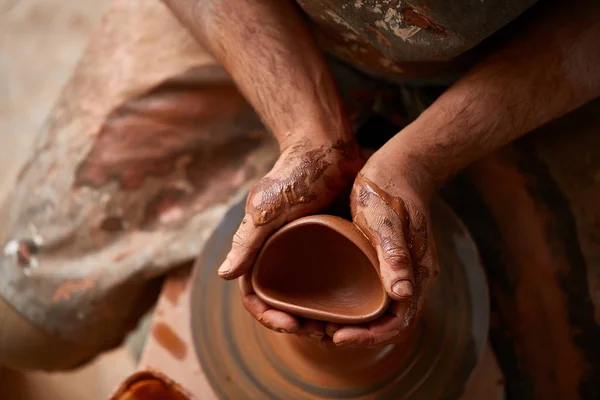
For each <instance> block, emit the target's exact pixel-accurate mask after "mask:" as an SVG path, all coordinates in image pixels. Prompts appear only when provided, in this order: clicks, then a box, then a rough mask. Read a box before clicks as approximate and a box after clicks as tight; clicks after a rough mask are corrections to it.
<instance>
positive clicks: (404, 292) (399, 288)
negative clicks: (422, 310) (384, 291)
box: [392, 279, 414, 297]
mask: <svg viewBox="0 0 600 400" xmlns="http://www.w3.org/2000/svg"><path fill="white" fill-rule="evenodd" d="M392 292H394V293H395V294H396V295H398V296H400V297H410V296H412V295H413V292H414V290H413V284H412V282H411V281H409V280H407V279H403V280H400V281H397V282H396V283H394V285H393V286H392Z"/></svg>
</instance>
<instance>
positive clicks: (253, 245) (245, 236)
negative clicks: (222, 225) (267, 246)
mask: <svg viewBox="0 0 600 400" xmlns="http://www.w3.org/2000/svg"><path fill="white" fill-rule="evenodd" d="M273 229H274V228H270V227H268V226H255V225H254V224H253V223H252V219H251V218H250V217H249V216H248V215H246V216H245V217H244V219H243V220H242V223H241V224H240V226H239V228H238V230H237V231H236V233H235V235H233V241H232V244H231V250H230V251H229V253H228V254H227V258H226V259H225V261H224V262H223V264H221V266H220V267H219V271H218V272H219V276H220V277H221V278H224V279H236V278H238V277H240V276H242V275H244V274H246V273H247V272H248V271H250V270H251V269H252V265H253V264H254V261H255V260H256V256H257V255H258V251H259V250H260V247H261V246H262V244H263V242H264V241H265V240H266V238H267V237H268V236H269V234H270V233H271V232H272V230H273Z"/></svg>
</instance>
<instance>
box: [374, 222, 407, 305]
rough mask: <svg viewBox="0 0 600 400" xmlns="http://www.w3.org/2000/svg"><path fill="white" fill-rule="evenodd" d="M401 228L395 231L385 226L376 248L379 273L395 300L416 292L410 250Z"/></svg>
mask: <svg viewBox="0 0 600 400" xmlns="http://www.w3.org/2000/svg"><path fill="white" fill-rule="evenodd" d="M399 229H401V228H397V229H396V232H395V233H394V232H393V231H392V230H391V229H387V228H384V229H382V230H383V231H384V233H383V235H379V239H378V240H376V243H375V248H376V250H377V258H378V260H379V273H380V274H381V282H382V283H383V287H384V289H385V291H386V292H387V294H388V296H390V297H391V298H392V299H393V300H396V301H402V300H405V299H408V298H410V297H411V296H412V295H413V294H414V276H413V267H412V261H411V257H410V251H409V249H408V246H407V245H406V242H405V240H404V236H403V235H402V232H401V231H399Z"/></svg>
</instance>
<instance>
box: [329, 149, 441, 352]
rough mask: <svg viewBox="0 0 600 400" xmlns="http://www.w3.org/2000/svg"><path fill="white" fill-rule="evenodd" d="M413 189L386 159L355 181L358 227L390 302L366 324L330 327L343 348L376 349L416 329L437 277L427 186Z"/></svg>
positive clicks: (354, 213)
mask: <svg viewBox="0 0 600 400" xmlns="http://www.w3.org/2000/svg"><path fill="white" fill-rule="evenodd" d="M419 186H420V185H419V184H414V183H413V184H409V183H407V182H406V181H405V179H404V175H403V174H402V173H401V172H400V171H396V170H394V169H393V168H390V167H389V163H386V162H385V160H378V159H377V154H376V155H375V156H374V157H373V158H371V160H370V161H369V162H368V163H367V165H366V166H365V167H364V168H363V170H362V171H361V172H360V173H359V175H358V177H357V178H356V180H355V182H354V187H353V189H352V194H351V197H350V205H351V209H352V218H353V220H354V223H355V224H356V225H357V226H358V227H359V228H360V229H361V230H362V232H363V233H364V234H365V235H366V236H367V237H368V239H369V240H370V241H371V243H372V244H373V246H374V247H375V249H376V250H377V257H378V259H379V268H380V275H381V280H382V284H383V286H384V288H385V291H386V292H387V294H388V296H389V297H390V298H391V299H392V303H391V305H390V308H389V309H388V311H387V312H386V313H385V314H383V316H381V317H379V318H378V319H377V320H375V321H373V322H371V323H369V324H366V325H357V326H351V325H345V326H339V325H336V324H328V325H327V327H326V331H327V333H328V335H330V336H332V337H333V343H334V344H335V345H336V346H339V347H346V346H347V347H372V346H380V345H385V344H388V343H394V342H400V341H402V340H403V338H405V337H406V334H407V333H408V332H410V330H411V328H413V327H414V325H415V321H416V319H417V317H418V316H419V313H420V311H421V308H422V305H423V302H424V297H425V292H426V290H427V288H428V286H429V285H430V284H431V282H432V281H433V279H435V277H436V276H437V273H438V262H437V253H436V247H435V243H434V241H433V234H432V232H431V226H430V223H429V198H430V195H429V194H428V192H430V190H426V189H425V187H424V186H423V188H422V189H421V188H420V187H419Z"/></svg>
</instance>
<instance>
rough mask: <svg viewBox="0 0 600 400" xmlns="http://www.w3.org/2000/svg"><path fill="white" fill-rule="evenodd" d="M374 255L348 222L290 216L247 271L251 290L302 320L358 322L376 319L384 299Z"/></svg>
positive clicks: (356, 230)
mask: <svg viewBox="0 0 600 400" xmlns="http://www.w3.org/2000/svg"><path fill="white" fill-rule="evenodd" d="M378 265H379V264H378V261H377V254H376V252H375V249H374V248H373V246H372V245H371V243H370V242H369V241H368V240H367V238H366V237H365V236H364V235H363V234H362V232H361V231H360V230H359V229H358V228H357V227H356V226H355V225H354V224H353V223H352V222H350V221H347V220H345V219H342V218H339V217H335V216H332V215H313V216H309V217H304V218H300V219H298V220H295V221H293V222H291V223H289V224H287V225H285V226H284V227H283V228H281V229H280V230H278V231H277V232H276V233H275V234H274V235H273V236H271V237H270V238H269V240H268V241H267V242H266V243H265V245H264V246H263V248H262V249H261V251H260V253H259V255H258V258H257V261H256V263H255V265H254V269H253V272H252V284H253V286H254V290H255V291H256V294H257V295H258V296H259V297H260V298H261V299H262V300H263V301H264V302H266V303H267V304H269V305H271V306H272V307H274V308H277V309H279V310H283V311H286V312H289V313H291V314H294V315H298V316H300V317H304V318H310V319H316V320H320V321H327V322H336V323H340V324H361V323H365V322H369V321H372V320H374V319H375V318H377V317H379V316H380V315H381V314H382V313H384V312H385V310H386V309H387V307H388V305H389V303H390V299H389V297H388V296H387V294H386V293H385V291H384V289H383V286H382V285H381V281H380V278H379V273H378V271H379V268H378Z"/></svg>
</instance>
